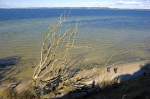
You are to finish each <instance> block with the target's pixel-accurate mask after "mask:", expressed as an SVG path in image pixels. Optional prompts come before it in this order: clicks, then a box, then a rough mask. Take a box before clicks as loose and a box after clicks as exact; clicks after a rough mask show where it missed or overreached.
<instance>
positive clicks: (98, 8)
mask: <svg viewBox="0 0 150 99" xmlns="http://www.w3.org/2000/svg"><path fill="white" fill-rule="evenodd" d="M1 9H4V10H5V9H85V10H90V9H91V10H94V9H95V10H136V11H150V9H131V8H109V7H22V8H21V7H20V8H0V10H1Z"/></svg>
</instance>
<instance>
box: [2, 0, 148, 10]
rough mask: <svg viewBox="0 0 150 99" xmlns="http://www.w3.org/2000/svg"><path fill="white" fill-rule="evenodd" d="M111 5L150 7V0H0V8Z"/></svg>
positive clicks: (136, 7) (133, 7)
mask: <svg viewBox="0 0 150 99" xmlns="http://www.w3.org/2000/svg"><path fill="white" fill-rule="evenodd" d="M24 7H110V8H129V9H150V0H0V8H24Z"/></svg>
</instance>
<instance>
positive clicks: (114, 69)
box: [107, 65, 118, 73]
mask: <svg viewBox="0 0 150 99" xmlns="http://www.w3.org/2000/svg"><path fill="white" fill-rule="evenodd" d="M111 68H112V65H111V66H108V67H107V72H110V71H111ZM117 70H118V67H114V68H113V71H114V73H117Z"/></svg>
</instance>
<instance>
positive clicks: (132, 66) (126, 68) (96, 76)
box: [76, 60, 149, 84]
mask: <svg viewBox="0 0 150 99" xmlns="http://www.w3.org/2000/svg"><path fill="white" fill-rule="evenodd" d="M147 63H149V61H148V60H146V61H138V62H132V63H126V64H118V65H113V66H111V67H109V71H108V67H103V68H93V69H92V70H84V71H82V72H80V73H79V74H78V75H77V76H76V78H77V79H80V78H89V79H88V81H87V80H85V83H87V84H90V83H92V82H93V81H95V82H96V83H101V82H103V81H112V80H114V79H116V78H117V77H119V76H122V77H123V75H128V76H124V77H126V79H130V77H132V78H134V77H133V76H140V73H141V68H142V67H143V66H145V64H147ZM114 68H117V71H116V72H115V71H114ZM142 72H143V71H142ZM135 74H136V75H135ZM87 76H88V77H87Z"/></svg>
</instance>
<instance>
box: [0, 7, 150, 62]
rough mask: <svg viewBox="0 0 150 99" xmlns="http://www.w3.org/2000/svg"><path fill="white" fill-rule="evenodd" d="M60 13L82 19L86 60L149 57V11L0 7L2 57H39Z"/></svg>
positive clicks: (0, 49) (80, 38)
mask: <svg viewBox="0 0 150 99" xmlns="http://www.w3.org/2000/svg"><path fill="white" fill-rule="evenodd" d="M61 14H66V15H68V16H69V18H68V20H67V22H66V25H68V24H73V23H76V22H77V23H79V32H80V34H79V41H80V43H81V44H80V45H82V47H81V48H80V53H82V52H86V54H85V62H86V63H98V64H104V63H106V61H108V60H110V61H109V63H111V62H113V63H119V62H120V63H121V62H129V61H136V60H145V59H150V11H142V10H141V11H137V10H110V9H0V58H2V57H7V56H20V57H22V59H35V60H37V59H38V58H39V55H40V45H41V38H42V37H41V36H42V33H43V32H46V31H47V30H48V26H49V25H50V24H52V23H53V22H55V20H56V19H57V18H58V17H59V16H60V15H61ZM110 57H112V58H111V59H110Z"/></svg>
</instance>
